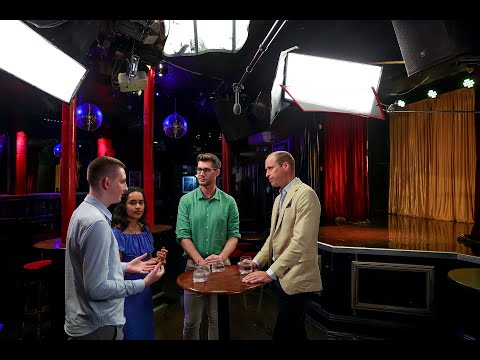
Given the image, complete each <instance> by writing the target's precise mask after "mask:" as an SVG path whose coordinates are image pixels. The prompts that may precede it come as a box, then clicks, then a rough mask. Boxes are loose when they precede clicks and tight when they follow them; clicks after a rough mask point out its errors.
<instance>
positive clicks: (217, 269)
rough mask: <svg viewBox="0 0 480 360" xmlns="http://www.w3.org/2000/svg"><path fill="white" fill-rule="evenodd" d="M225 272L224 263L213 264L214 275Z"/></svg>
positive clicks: (216, 262)
mask: <svg viewBox="0 0 480 360" xmlns="http://www.w3.org/2000/svg"><path fill="white" fill-rule="evenodd" d="M223 270H225V265H224V263H223V261H215V262H214V263H212V273H215V272H222V271H223Z"/></svg>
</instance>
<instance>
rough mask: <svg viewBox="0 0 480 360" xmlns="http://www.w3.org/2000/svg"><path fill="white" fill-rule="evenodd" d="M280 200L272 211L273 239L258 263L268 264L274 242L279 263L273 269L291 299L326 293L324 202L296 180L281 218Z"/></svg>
mask: <svg viewBox="0 0 480 360" xmlns="http://www.w3.org/2000/svg"><path fill="white" fill-rule="evenodd" d="M279 204H280V195H279V196H277V198H276V199H275V202H274V204H273V209H272V221H271V226H270V235H269V236H268V238H267V240H266V241H265V244H264V245H263V247H262V249H261V250H260V251H259V252H258V254H257V256H256V257H255V260H257V261H258V262H260V264H261V265H262V266H263V265H265V264H267V263H268V253H269V246H270V242H271V243H272V247H273V254H274V255H275V259H276V260H275V262H274V263H273V264H272V265H271V266H270V269H271V270H272V271H273V272H274V273H275V275H277V277H278V278H279V280H280V284H281V285H282V289H283V290H284V291H285V292H286V293H287V294H289V295H293V294H297V293H303V292H314V291H320V290H321V289H322V281H321V278H320V269H319V267H318V243H317V241H318V227H319V225H320V211H321V206H320V201H319V200H318V196H317V194H316V193H315V191H314V190H313V189H312V188H311V187H309V186H308V185H306V184H304V183H303V182H302V181H301V180H300V179H298V178H297V179H295V180H294V183H293V184H292V186H291V187H290V189H289V190H288V193H287V195H286V196H285V200H284V201H283V205H282V208H281V209H280V214H278V220H277V213H278V206H279Z"/></svg>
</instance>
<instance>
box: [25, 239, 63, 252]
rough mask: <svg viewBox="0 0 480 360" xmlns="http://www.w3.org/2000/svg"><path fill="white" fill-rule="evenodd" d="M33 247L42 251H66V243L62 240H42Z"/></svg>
mask: <svg viewBox="0 0 480 360" xmlns="http://www.w3.org/2000/svg"><path fill="white" fill-rule="evenodd" d="M33 247H36V248H37V249H41V250H65V241H63V240H62V238H54V239H48V240H42V241H39V242H36V243H35V244H33Z"/></svg>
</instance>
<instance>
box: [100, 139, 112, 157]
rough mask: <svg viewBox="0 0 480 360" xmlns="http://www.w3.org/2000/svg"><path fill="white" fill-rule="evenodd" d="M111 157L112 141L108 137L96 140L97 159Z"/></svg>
mask: <svg viewBox="0 0 480 360" xmlns="http://www.w3.org/2000/svg"><path fill="white" fill-rule="evenodd" d="M112 155H113V156H115V150H113V147H112V139H110V138H108V137H101V138H100V139H97V157H101V156H112Z"/></svg>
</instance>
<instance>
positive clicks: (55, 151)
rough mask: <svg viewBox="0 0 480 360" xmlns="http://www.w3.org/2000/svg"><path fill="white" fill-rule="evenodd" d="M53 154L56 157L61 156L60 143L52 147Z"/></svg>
mask: <svg viewBox="0 0 480 360" xmlns="http://www.w3.org/2000/svg"><path fill="white" fill-rule="evenodd" d="M53 154H54V155H55V156H56V157H62V144H57V145H55V146H54V147H53Z"/></svg>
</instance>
